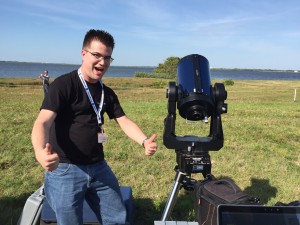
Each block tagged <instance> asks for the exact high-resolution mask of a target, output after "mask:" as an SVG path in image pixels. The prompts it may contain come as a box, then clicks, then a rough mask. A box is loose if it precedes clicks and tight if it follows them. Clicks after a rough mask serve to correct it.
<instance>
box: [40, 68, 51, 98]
mask: <svg viewBox="0 0 300 225" xmlns="http://www.w3.org/2000/svg"><path fill="white" fill-rule="evenodd" d="M39 77H40V78H41V79H42V80H43V89H44V94H46V93H47V92H48V89H49V85H50V83H49V79H50V77H49V75H48V70H45V71H44V72H43V73H41V74H40V76H39Z"/></svg>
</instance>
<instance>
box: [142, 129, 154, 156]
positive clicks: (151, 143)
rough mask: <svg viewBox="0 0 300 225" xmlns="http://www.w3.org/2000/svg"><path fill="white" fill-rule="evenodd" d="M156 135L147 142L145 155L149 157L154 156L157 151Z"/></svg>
mask: <svg viewBox="0 0 300 225" xmlns="http://www.w3.org/2000/svg"><path fill="white" fill-rule="evenodd" d="M156 136H157V135H156V134H153V135H152V136H151V137H150V138H149V139H148V140H146V141H145V143H144V146H145V154H146V155H148V156H151V155H153V154H154V153H155V152H156V150H157V144H156V143H155V138H156Z"/></svg>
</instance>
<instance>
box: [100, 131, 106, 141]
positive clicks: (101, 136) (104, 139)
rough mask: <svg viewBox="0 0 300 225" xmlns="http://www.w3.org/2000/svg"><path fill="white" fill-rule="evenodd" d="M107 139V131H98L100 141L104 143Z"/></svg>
mask: <svg viewBox="0 0 300 225" xmlns="http://www.w3.org/2000/svg"><path fill="white" fill-rule="evenodd" d="M106 141H107V136H106V134H105V133H102V132H99V133H98V143H104V142H106Z"/></svg>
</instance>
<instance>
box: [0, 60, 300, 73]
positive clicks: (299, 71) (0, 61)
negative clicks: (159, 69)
mask: <svg viewBox="0 0 300 225" xmlns="http://www.w3.org/2000/svg"><path fill="white" fill-rule="evenodd" d="M0 63H28V64H45V65H77V66H80V64H74V63H48V62H20V61H3V60H0ZM111 67H115V68H122V67H123V68H124V67H125V68H137V67H139V68H156V66H114V65H111ZM210 70H212V71H213V70H215V71H216V70H218V71H254V72H255V71H256V72H287V73H295V72H296V73H300V69H296V70H291V69H289V70H275V69H247V68H211V69H210Z"/></svg>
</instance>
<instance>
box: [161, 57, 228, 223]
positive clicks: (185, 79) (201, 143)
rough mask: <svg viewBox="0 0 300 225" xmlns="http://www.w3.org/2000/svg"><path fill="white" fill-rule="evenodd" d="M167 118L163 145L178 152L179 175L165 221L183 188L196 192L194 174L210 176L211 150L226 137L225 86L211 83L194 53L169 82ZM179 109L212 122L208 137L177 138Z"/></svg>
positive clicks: (206, 64) (182, 113)
mask: <svg viewBox="0 0 300 225" xmlns="http://www.w3.org/2000/svg"><path fill="white" fill-rule="evenodd" d="M167 98H168V115H167V117H166V118H165V121H164V134H163V143H164V145H165V146H166V147H167V148H168V149H174V150H175V152H176V162H177V165H176V166H175V171H176V176H175V181H174V184H173V188H172V191H171V193H170V195H169V199H168V202H167V204H166V207H165V210H164V212H163V216H162V219H161V220H162V221H166V219H167V218H168V217H169V216H170V213H171V211H172V209H173V207H174V203H175V198H176V196H177V194H178V191H179V189H180V188H181V187H184V188H185V189H186V190H193V185H194V181H193V180H192V179H191V174H192V173H202V175H203V176H204V177H206V176H207V175H209V174H211V161H210V155H209V151H218V150H220V149H221V148H222V147H223V144H224V136H223V128H222V121H221V114H223V113H227V104H226V103H225V100H226V99H227V91H226V90H225V87H224V84H223V83H215V84H214V86H212V84H211V78H210V69H209V62H208V60H207V59H206V58H205V57H204V56H201V55H198V54H192V55H187V56H185V57H183V58H182V59H180V61H179V62H178V64H177V84H176V82H169V87H168V89H167ZM176 110H178V112H179V115H180V116H181V117H182V118H183V119H185V120H188V121H201V120H202V121H204V122H205V123H208V122H209V119H210V130H209V134H208V135H207V136H204V137H198V136H195V135H186V136H177V135H176V133H175V126H176Z"/></svg>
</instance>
